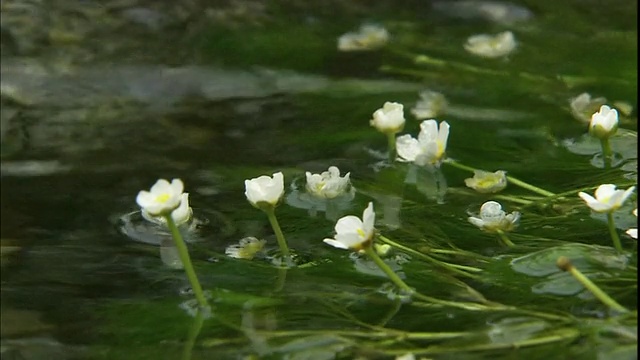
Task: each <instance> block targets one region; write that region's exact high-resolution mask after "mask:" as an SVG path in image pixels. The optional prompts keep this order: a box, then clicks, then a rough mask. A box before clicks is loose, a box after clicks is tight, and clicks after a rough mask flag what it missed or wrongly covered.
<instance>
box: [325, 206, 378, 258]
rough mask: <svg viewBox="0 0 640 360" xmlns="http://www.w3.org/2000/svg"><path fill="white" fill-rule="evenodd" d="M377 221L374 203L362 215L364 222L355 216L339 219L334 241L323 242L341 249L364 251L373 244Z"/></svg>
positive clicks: (326, 240)
mask: <svg viewBox="0 0 640 360" xmlns="http://www.w3.org/2000/svg"><path fill="white" fill-rule="evenodd" d="M375 219H376V213H375V212H374V211H373V203H372V202H370V203H369V206H367V208H366V209H364V212H363V213H362V220H360V219H359V218H358V217H357V216H354V215H348V216H345V217H342V218H340V219H338V222H337V223H336V227H335V230H336V235H335V236H334V239H324V240H323V241H324V242H325V243H327V244H329V245H331V246H334V247H337V248H340V249H351V250H355V251H359V250H362V249H364V248H365V247H367V246H369V245H371V243H372V242H373V235H374V228H373V225H374V222H375Z"/></svg>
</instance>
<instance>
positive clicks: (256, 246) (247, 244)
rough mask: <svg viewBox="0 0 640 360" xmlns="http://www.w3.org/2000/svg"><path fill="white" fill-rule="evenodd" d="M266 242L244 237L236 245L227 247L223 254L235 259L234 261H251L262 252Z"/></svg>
mask: <svg viewBox="0 0 640 360" xmlns="http://www.w3.org/2000/svg"><path fill="white" fill-rule="evenodd" d="M266 243H267V242H266V241H265V240H259V239H257V238H255V237H251V236H250V237H246V238H243V239H240V241H239V242H238V244H234V245H230V246H228V247H227V248H226V249H225V251H224V254H225V255H227V256H229V257H232V258H236V259H247V260H251V259H253V258H254V257H255V256H256V254H257V253H259V252H260V251H262V249H263V248H264V246H265V244H266Z"/></svg>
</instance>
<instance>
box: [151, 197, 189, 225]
mask: <svg viewBox="0 0 640 360" xmlns="http://www.w3.org/2000/svg"><path fill="white" fill-rule="evenodd" d="M141 213H142V217H143V218H144V219H145V220H147V221H150V222H152V223H155V224H158V225H166V224H167V220H165V218H164V216H161V215H159V216H154V215H151V214H150V213H149V212H148V211H146V210H145V209H144V208H143V209H142V211H141ZM192 215H193V209H191V207H190V206H189V193H182V195H181V202H180V205H179V206H178V207H177V208H176V209H175V210H173V211H172V212H171V217H172V218H173V221H175V223H176V226H180V225H182V224H185V223H187V222H188V221H189V220H191V216H192Z"/></svg>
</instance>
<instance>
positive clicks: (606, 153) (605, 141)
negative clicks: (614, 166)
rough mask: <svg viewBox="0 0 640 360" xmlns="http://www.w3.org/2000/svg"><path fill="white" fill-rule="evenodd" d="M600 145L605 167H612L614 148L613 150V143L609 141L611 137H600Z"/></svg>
mask: <svg viewBox="0 0 640 360" xmlns="http://www.w3.org/2000/svg"><path fill="white" fill-rule="evenodd" d="M600 146H601V147H602V160H603V161H604V168H605V169H610V168H611V159H612V157H613V150H611V143H610V142H609V138H607V137H604V138H602V139H600Z"/></svg>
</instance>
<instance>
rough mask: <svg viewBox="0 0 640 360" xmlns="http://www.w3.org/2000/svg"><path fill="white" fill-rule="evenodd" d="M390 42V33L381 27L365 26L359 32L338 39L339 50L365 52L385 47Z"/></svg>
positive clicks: (349, 33)
mask: <svg viewBox="0 0 640 360" xmlns="http://www.w3.org/2000/svg"><path fill="white" fill-rule="evenodd" d="M388 41H389V32H388V31H387V29H385V28H384V27H382V26H380V25H374V24H365V25H362V26H361V27H360V30H359V31H358V32H348V33H346V34H344V35H342V36H340V37H339V38H338V50H340V51H363V50H375V49H379V48H381V47H383V46H384V45H386V44H387V42H388Z"/></svg>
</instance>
